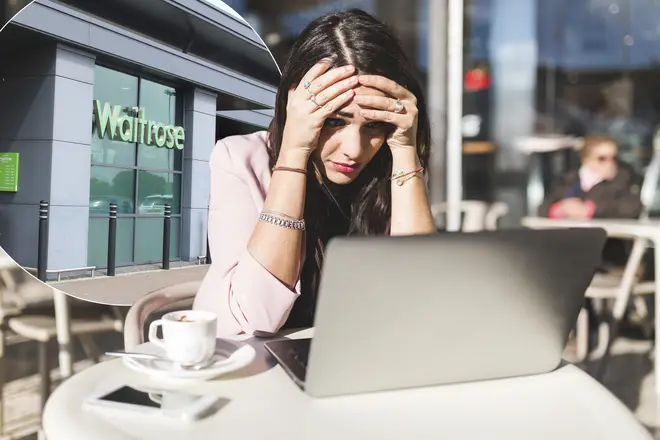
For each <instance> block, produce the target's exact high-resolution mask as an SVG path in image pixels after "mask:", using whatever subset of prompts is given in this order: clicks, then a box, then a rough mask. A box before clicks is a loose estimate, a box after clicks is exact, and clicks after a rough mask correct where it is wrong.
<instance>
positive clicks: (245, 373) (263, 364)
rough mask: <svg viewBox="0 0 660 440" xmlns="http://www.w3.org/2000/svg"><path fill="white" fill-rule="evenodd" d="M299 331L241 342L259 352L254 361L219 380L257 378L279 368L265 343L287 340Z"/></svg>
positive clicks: (286, 331) (287, 331)
mask: <svg viewBox="0 0 660 440" xmlns="http://www.w3.org/2000/svg"><path fill="white" fill-rule="evenodd" d="M299 331H300V329H293V330H282V331H280V332H279V333H278V334H277V336H275V337H252V338H249V339H246V340H245V341H241V344H247V345H250V346H252V347H253V348H254V350H255V351H256V352H257V354H256V356H255V358H254V361H253V362H252V363H251V364H250V365H248V366H247V367H245V368H242V369H241V370H238V371H236V372H234V373H229V374H226V375H223V376H221V377H220V378H218V380H231V379H241V378H245V377H250V376H256V375H258V374H262V373H265V372H266V371H268V370H270V369H271V368H273V367H275V366H277V361H276V360H275V359H274V358H273V356H271V354H270V353H269V352H268V350H266V348H265V347H264V343H265V342H268V341H272V340H274V339H282V338H286V337H288V336H289V335H291V334H293V333H296V332H299Z"/></svg>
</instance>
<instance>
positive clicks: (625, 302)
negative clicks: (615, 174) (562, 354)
mask: <svg viewBox="0 0 660 440" xmlns="http://www.w3.org/2000/svg"><path fill="white" fill-rule="evenodd" d="M659 182H660V153H659V152H658V150H657V149H656V150H655V152H654V154H653V158H652V160H651V163H650V164H649V166H648V167H647V169H646V172H645V174H644V179H643V183H642V187H641V189H640V198H641V201H642V205H643V207H644V208H643V211H642V214H641V215H640V218H642V219H645V218H648V216H649V211H650V208H651V206H652V205H653V202H654V199H655V196H656V192H657V186H658V183H659ZM611 238H622V239H628V240H631V237H629V236H625V237H614V236H611ZM632 242H633V244H632V250H631V252H630V255H629V257H628V260H627V262H626V265H625V267H624V270H623V272H622V273H620V274H611V273H606V274H596V276H594V279H593V281H592V283H591V285H590V286H589V288H588V289H587V291H586V297H587V298H591V299H596V300H602V301H604V302H605V301H610V302H611V303H612V304H611V310H610V312H609V314H610V319H609V322H603V323H602V324H601V325H600V326H599V329H598V334H599V341H598V346H597V347H596V349H595V350H594V351H593V352H592V353H589V315H588V312H587V310H586V309H584V308H583V309H582V310H581V312H580V315H579V317H578V322H577V326H576V341H577V361H578V362H582V361H584V360H586V359H587V358H590V359H593V360H596V359H598V360H599V362H598V365H597V369H596V372H595V376H596V378H598V379H600V378H602V376H603V375H604V373H605V369H606V368H607V363H608V361H609V357H610V354H611V348H612V344H613V342H614V340H615V339H616V337H617V332H618V328H619V324H620V322H621V320H622V319H623V318H624V316H625V314H626V311H627V310H628V306H629V303H630V299H631V297H633V298H634V299H641V298H640V296H639V295H648V294H652V293H655V283H654V282H653V281H640V274H641V269H642V263H643V258H644V254H645V253H646V250H647V248H648V245H649V243H648V241H647V240H646V239H642V238H634V237H633V238H632ZM658 275H659V274H655V276H658ZM634 305H635V307H636V308H637V309H638V311H641V313H640V314H641V315H644V313H645V311H646V305H645V303H644V302H643V301H635V302H634Z"/></svg>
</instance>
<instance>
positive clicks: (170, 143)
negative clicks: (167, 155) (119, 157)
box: [94, 100, 186, 150]
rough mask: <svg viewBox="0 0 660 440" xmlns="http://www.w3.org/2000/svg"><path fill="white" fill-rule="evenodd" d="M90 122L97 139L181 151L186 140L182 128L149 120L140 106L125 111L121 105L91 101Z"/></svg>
mask: <svg viewBox="0 0 660 440" xmlns="http://www.w3.org/2000/svg"><path fill="white" fill-rule="evenodd" d="M94 121H95V124H96V133H98V136H99V137H101V138H104V137H108V138H110V139H113V140H116V141H123V142H131V143H134V142H139V143H141V144H146V145H155V146H156V147H160V148H162V147H166V148H170V149H171V148H177V149H179V150H183V144H184V142H185V140H186V134H185V132H184V130H183V127H177V126H174V125H166V124H163V123H162V122H158V121H150V120H148V119H147V117H146V111H145V109H144V108H137V107H134V108H133V109H132V110H131V111H130V112H129V113H125V112H124V107H123V106H121V105H113V106H111V105H110V104H108V103H105V104H103V105H101V101H99V100H94Z"/></svg>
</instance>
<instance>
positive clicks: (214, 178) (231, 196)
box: [193, 131, 300, 337]
mask: <svg viewBox="0 0 660 440" xmlns="http://www.w3.org/2000/svg"><path fill="white" fill-rule="evenodd" d="M266 142H267V133H266V132H265V131H260V132H257V133H253V134H249V135H242V136H230V137H228V138H225V139H222V140H220V141H218V142H217V143H216V145H215V148H214V149H213V151H212V153H211V161H210V166H211V200H210V204H209V226H208V233H209V247H210V249H211V260H212V263H211V266H210V268H209V271H208V273H207V275H206V277H205V278H204V280H203V282H202V285H201V287H200V290H199V292H198V293H197V295H196V297H195V302H194V305H193V308H195V309H199V310H208V311H211V312H213V313H215V314H217V316H218V336H221V337H222V336H230V335H236V334H240V333H248V334H261V333H268V334H272V333H276V332H277V331H278V330H279V329H280V327H282V325H284V322H285V321H286V319H287V318H288V316H289V312H290V311H291V307H292V306H293V303H294V301H295V300H296V298H297V297H298V296H299V295H300V282H298V284H297V285H296V288H295V291H292V290H290V289H289V288H288V287H287V286H286V285H284V284H282V283H281V282H280V281H279V280H278V279H277V278H275V277H274V276H273V275H271V273H270V272H268V271H267V270H266V269H265V268H264V267H263V266H261V264H259V263H258V262H257V261H256V260H255V259H254V258H253V257H252V255H250V253H249V252H248V251H247V243H248V240H249V239H250V235H252V230H253V229H254V227H255V225H256V223H257V218H258V216H259V213H260V212H261V209H262V208H263V204H264V200H265V198H266V193H267V191H268V186H269V184H270V177H271V171H270V167H269V159H268V151H267V143H266Z"/></svg>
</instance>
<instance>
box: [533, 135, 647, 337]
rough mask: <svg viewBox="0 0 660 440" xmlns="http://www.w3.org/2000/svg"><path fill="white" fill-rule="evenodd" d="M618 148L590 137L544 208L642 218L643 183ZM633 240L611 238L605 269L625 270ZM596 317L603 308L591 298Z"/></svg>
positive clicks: (584, 216)
mask: <svg viewBox="0 0 660 440" xmlns="http://www.w3.org/2000/svg"><path fill="white" fill-rule="evenodd" d="M617 156H618V147H617V144H616V143H615V142H614V140H612V138H610V137H608V136H604V135H591V136H587V137H586V138H585V140H584V145H583V146H582V149H581V151H580V166H579V167H578V168H577V169H574V170H571V171H568V172H567V173H565V174H564V175H561V176H559V178H558V179H557V180H556V182H555V183H554V185H553V188H552V189H551V190H550V192H549V194H548V196H547V197H546V199H545V201H544V202H543V204H542V205H541V207H540V210H539V211H540V212H539V214H540V215H542V216H545V217H550V218H557V219H560V218H565V219H574V220H588V219H592V218H624V219H625V218H629V219H632V218H638V217H639V215H640V214H641V212H642V202H641V199H640V194H639V192H640V185H639V181H638V178H637V176H636V175H635V174H634V172H633V171H632V170H631V169H630V168H628V167H626V166H625V165H623V164H622V163H620V162H619V161H618V158H617ZM629 252H630V242H629V241H624V240H619V239H608V240H607V242H606V244H605V248H604V250H603V263H602V266H601V271H602V272H613V271H616V272H622V271H623V267H624V266H625V264H626V261H627V259H628V255H629ZM586 306H587V308H588V309H589V311H590V314H591V315H592V316H594V315H595V316H598V315H599V313H596V312H597V309H599V308H600V309H602V305H601V306H600V307H599V306H598V305H596V304H594V302H593V301H587V304H586ZM590 324H591V327H592V328H591V332H592V335H591V338H590V342H591V343H592V344H596V343H597V335H598V332H597V329H598V320H594V319H592V320H590Z"/></svg>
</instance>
